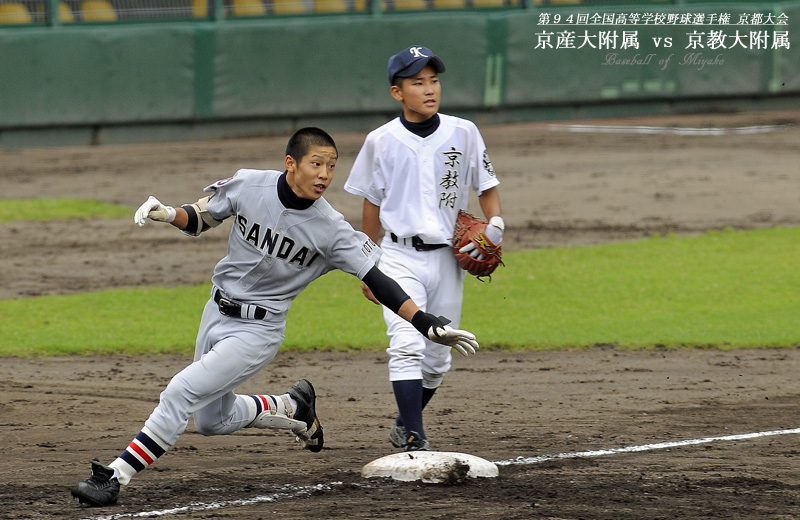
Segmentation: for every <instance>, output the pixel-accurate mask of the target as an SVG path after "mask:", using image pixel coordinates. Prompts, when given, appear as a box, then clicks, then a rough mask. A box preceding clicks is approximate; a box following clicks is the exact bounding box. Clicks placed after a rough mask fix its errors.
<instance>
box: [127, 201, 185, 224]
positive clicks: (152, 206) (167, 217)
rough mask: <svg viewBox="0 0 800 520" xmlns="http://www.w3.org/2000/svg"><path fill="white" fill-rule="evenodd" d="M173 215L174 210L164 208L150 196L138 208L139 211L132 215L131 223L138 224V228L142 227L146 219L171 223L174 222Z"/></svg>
mask: <svg viewBox="0 0 800 520" xmlns="http://www.w3.org/2000/svg"><path fill="white" fill-rule="evenodd" d="M175 214H176V212H175V208H173V207H172V206H165V205H164V204H162V203H161V201H159V200H158V199H157V198H155V197H153V196H152V195H150V197H149V198H148V199H147V200H146V201H145V202H144V204H142V205H141V206H139V209H137V210H136V213H135V214H134V215H133V222H134V223H135V224H139V227H142V226H144V223H145V222H146V221H147V219H148V218H149V219H150V220H157V221H159V222H172V221H173V220H175Z"/></svg>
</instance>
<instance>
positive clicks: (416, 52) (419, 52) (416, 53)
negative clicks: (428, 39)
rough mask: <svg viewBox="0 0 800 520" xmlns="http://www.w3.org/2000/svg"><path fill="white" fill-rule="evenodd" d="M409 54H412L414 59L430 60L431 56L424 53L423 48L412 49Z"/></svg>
mask: <svg viewBox="0 0 800 520" xmlns="http://www.w3.org/2000/svg"><path fill="white" fill-rule="evenodd" d="M408 52H410V53H411V56H413V57H414V58H428V57H429V56H427V55H425V54H423V53H422V47H411V48H409V49H408Z"/></svg>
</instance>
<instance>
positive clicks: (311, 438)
mask: <svg viewBox="0 0 800 520" xmlns="http://www.w3.org/2000/svg"><path fill="white" fill-rule="evenodd" d="M288 393H289V395H290V396H291V397H292V399H294V400H295V401H296V402H297V409H296V410H295V411H294V413H293V414H292V419H296V420H298V421H303V422H304V423H306V431H304V432H302V433H299V434H297V438H298V440H299V441H300V443H301V444H302V445H303V447H304V448H306V449H308V450H311V451H313V452H314V453H316V452H318V451H322V445H323V442H324V441H323V438H322V425H321V424H320V423H319V419H318V418H317V410H316V408H315V405H316V401H317V394H316V393H315V392H314V387H313V386H312V385H311V382H310V381H308V380H307V379H303V380H301V381H298V382H296V383H295V384H294V385H292V387H291V388H290V389H289V392H288Z"/></svg>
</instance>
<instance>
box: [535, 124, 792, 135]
mask: <svg viewBox="0 0 800 520" xmlns="http://www.w3.org/2000/svg"><path fill="white" fill-rule="evenodd" d="M790 127H791V125H758V126H742V127H738V128H719V127H710V128H685V127H679V126H638V125H637V126H634V125H547V129H548V130H555V131H561V132H580V133H602V134H669V135H748V134H763V133H768V132H777V131H779V130H787V129H788V128H790Z"/></svg>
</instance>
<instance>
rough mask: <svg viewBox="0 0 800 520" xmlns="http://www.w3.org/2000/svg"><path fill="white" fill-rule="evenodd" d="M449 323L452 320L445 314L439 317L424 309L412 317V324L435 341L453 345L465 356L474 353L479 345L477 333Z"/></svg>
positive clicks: (449, 345)
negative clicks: (451, 325) (457, 327)
mask: <svg viewBox="0 0 800 520" xmlns="http://www.w3.org/2000/svg"><path fill="white" fill-rule="evenodd" d="M448 323H450V320H448V319H447V318H445V317H444V316H439V317H438V318H437V317H436V316H434V315H433V314H429V313H427V312H422V311H418V312H417V313H416V314H415V315H414V317H413V318H411V324H412V325H413V326H414V328H416V329H417V330H418V331H419V332H420V334H422V335H423V336H425V337H426V338H428V339H429V340H431V341H433V342H434V343H439V344H440V345H447V346H448V347H452V348H454V349H456V350H458V351H459V352H461V354H462V355H464V356H469V355H470V354H474V353H475V350H476V349H477V348H478V347H479V345H478V341H477V340H476V339H475V335H474V334H472V333H471V332H468V331H466V330H459V329H454V328H453V327H450V326H448V325H447V324H448Z"/></svg>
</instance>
